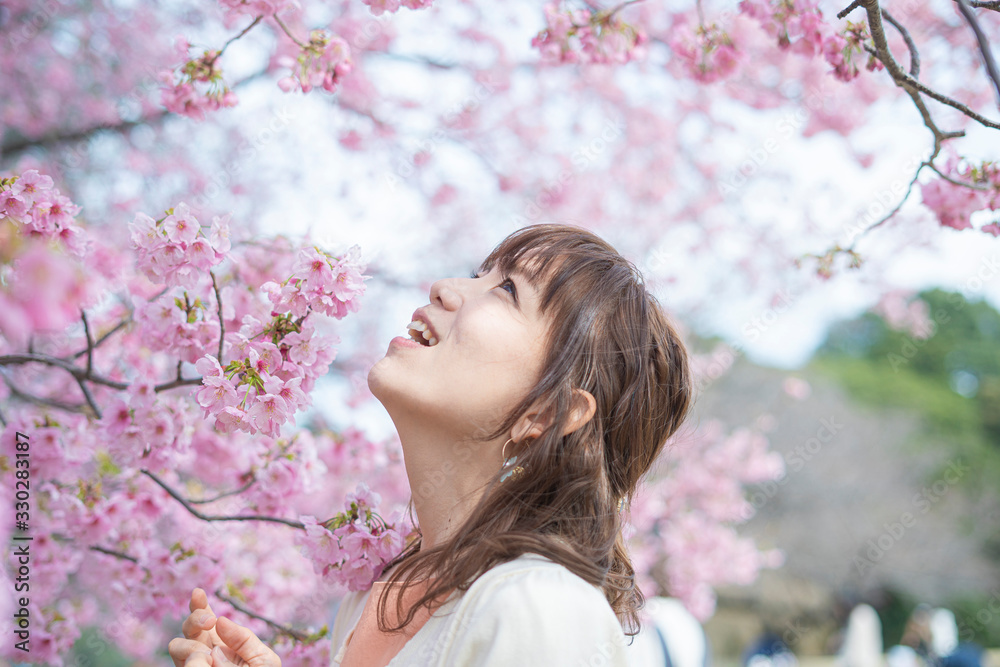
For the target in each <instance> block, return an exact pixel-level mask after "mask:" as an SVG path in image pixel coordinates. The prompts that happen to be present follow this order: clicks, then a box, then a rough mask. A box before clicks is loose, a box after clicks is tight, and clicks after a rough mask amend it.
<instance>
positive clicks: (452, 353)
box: [368, 267, 548, 438]
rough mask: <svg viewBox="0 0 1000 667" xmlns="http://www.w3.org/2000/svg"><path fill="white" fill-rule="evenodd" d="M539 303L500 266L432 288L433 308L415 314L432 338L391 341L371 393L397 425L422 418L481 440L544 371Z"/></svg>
mask: <svg viewBox="0 0 1000 667" xmlns="http://www.w3.org/2000/svg"><path fill="white" fill-rule="evenodd" d="M538 301H539V294H538V292H537V290H536V289H535V288H534V287H532V286H531V285H530V284H529V283H528V281H527V280H526V279H525V278H524V277H523V276H522V275H520V274H518V273H514V274H513V275H511V276H509V277H507V278H505V277H503V276H502V275H501V274H500V273H499V271H498V269H497V268H495V267H494V268H493V269H492V270H490V272H488V273H479V274H478V277H476V278H471V277H470V278H447V279H444V280H439V281H437V282H435V283H434V284H433V286H432V287H431V291H430V304H428V305H427V306H424V307H422V308H418V309H417V310H416V311H415V312H414V314H413V319H414V320H415V321H418V322H420V324H416V325H415V329H421V328H426V329H427V333H426V335H423V336H421V337H422V338H424V339H428V338H429V339H430V340H429V341H426V343H427V344H421V343H417V342H415V341H413V340H412V338H411V337H410V336H411V335H412V336H420V332H419V331H411V332H410V334H409V335H404V336H401V337H396V338H394V339H393V340H392V341H391V342H390V343H389V349H388V350H387V351H386V354H385V356H384V357H383V358H382V359H381V360H379V361H378V363H376V364H375V365H374V366H373V367H372V369H371V371H370V372H369V374H368V386H369V388H370V389H371V391H372V393H373V394H374V395H375V397H376V398H378V399H379V401H381V402H382V404H383V405H384V406H385V408H386V410H388V411H389V414H390V415H391V416H392V418H393V420H394V421H396V422H397V426H400V420H414V419H415V420H423V421H424V422H425V423H426V424H427V425H428V426H433V427H434V428H437V429H442V430H445V431H447V432H449V433H450V434H451V435H453V436H456V437H459V438H462V437H468V436H473V437H481V436H482V435H484V434H485V433H488V432H490V431H492V430H494V429H495V428H496V426H497V425H498V424H499V423H500V421H501V420H502V419H503V417H504V416H506V415H507V414H508V413H509V412H510V410H511V409H512V408H513V407H514V406H515V405H517V403H518V402H520V400H521V399H523V398H524V396H525V395H527V393H528V391H530V389H531V388H532V387H533V386H534V384H535V382H536V380H537V378H538V377H539V375H540V373H541V370H542V362H543V356H544V353H545V350H546V336H547V328H548V322H547V319H546V318H543V317H542V316H541V314H540V313H539V311H538V306H539V303H538ZM406 324H407V323H406V322H402V323H401V324H400V326H401V328H404V327H405V326H406ZM425 325H426V327H425Z"/></svg>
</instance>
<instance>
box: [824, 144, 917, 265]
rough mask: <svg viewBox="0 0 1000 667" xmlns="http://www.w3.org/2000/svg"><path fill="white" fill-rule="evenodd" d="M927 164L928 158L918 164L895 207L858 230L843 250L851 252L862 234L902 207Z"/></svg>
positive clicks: (882, 222)
mask: <svg viewBox="0 0 1000 667" xmlns="http://www.w3.org/2000/svg"><path fill="white" fill-rule="evenodd" d="M929 164H930V161H929V160H928V161H926V162H921V163H920V166H919V167H917V170H916V171H915V172H914V173H913V178H911V179H910V184H909V185H907V186H906V192H905V193H903V197H902V198H901V199H900V200H899V203H898V204H896V207H895V208H893V209H892V210H891V211H889V212H888V213H887V214H885V215H884V216H882V219H881V220H879V221H878V222H875V223H872V224H871V225H869V226H868V227H866V228H865V229H863V230H861V231H860V232H858V234H857V235H856V236H855V237H854V240H852V241H851V245H849V246H847V247H846V248H844V249H843V251H844V252H853V251H854V246H855V245H857V243H858V239H860V238H861V237H862V236H864V235H865V234H867V233H868V232H870V231H871V230H873V229H875V228H876V227H878V226H880V225H882V224H884V223H886V222H888V221H889V220H890V219H891V218H892V217H893V216H894V215H896V213H898V212H899V209H901V208H902V207H903V204H904V203H906V200H907V199H909V198H910V192H912V191H913V185H914V184H915V183H916V182H917V177H918V176H920V172H921V170H923V168H924V167H926V166H928V165H929Z"/></svg>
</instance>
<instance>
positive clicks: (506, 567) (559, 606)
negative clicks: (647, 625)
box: [452, 554, 627, 666]
mask: <svg viewBox="0 0 1000 667" xmlns="http://www.w3.org/2000/svg"><path fill="white" fill-rule="evenodd" d="M456 622H457V624H458V625H459V627H458V628H456V629H457V633H458V634H456V635H455V637H456V641H455V643H454V645H453V660H452V664H484V665H485V664H497V665H500V664H519V665H573V666H575V665H577V664H584V665H586V664H591V662H590V661H591V660H592V659H595V658H597V656H601V658H600V659H598V662H600V663H601V664H606V665H618V664H625V655H626V654H625V648H624V647H625V644H627V639H626V637H625V635H624V633H623V632H622V629H621V625H620V624H619V622H618V618H617V617H616V616H615V613H614V611H612V609H611V606H610V605H609V604H608V602H607V600H606V599H605V597H604V594H603V592H602V591H601V590H600V589H599V588H598V587H596V586H594V585H592V584H590V583H588V582H587V581H585V580H584V579H582V578H581V577H579V576H577V575H576V574H574V573H573V572H571V571H570V570H569V569H567V568H566V567H565V566H563V565H560V564H558V563H555V562H553V561H551V560H549V559H548V558H545V557H544V556H540V555H537V554H525V555H523V556H521V557H519V558H517V559H514V560H512V561H509V562H507V563H503V564H501V565H498V566H496V567H494V568H492V569H490V570H489V571H488V572H486V573H485V574H483V575H482V576H481V577H479V579H477V580H476V581H475V582H474V583H473V584H472V586H470V587H469V590H468V591H467V592H466V594H465V595H464V596H463V599H462V604H461V605H460V610H459V618H458V619H456Z"/></svg>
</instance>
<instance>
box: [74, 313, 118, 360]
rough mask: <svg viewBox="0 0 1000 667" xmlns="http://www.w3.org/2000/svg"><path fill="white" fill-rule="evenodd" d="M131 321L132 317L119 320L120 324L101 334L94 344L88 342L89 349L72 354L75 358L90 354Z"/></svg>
mask: <svg viewBox="0 0 1000 667" xmlns="http://www.w3.org/2000/svg"><path fill="white" fill-rule="evenodd" d="M131 321H132V319H131V318H127V319H124V320H122V321H121V322H119V323H118V324H116V325H115V326H114V328H113V329H111V330H110V331H108V332H107V333H105V334H104V335H103V336H101V337H100V338H98V339H97V340H96V341H94V344H93V346H91V345H90V344H89V343H88V345H87V349H85V350H80V351H79V352H75V353H73V354H72V355H71V356H72V358H73V359H79V358H80V357H82V356H83V355H85V354H88V355H89V354H90V353H91V352H93V350H94V349H95V348H98V347H100V346H101V343H103V342H104V341H106V340H107V339H108V338H110V337H111V336H112V335H114V334H115V333H117V332H118V331H119V330H120V329H123V328H125V326H126V325H127V324H128V323H129V322H131Z"/></svg>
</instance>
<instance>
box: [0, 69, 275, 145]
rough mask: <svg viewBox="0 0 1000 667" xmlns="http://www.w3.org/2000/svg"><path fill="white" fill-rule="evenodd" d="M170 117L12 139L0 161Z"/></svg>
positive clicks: (246, 80)
mask: <svg viewBox="0 0 1000 667" xmlns="http://www.w3.org/2000/svg"><path fill="white" fill-rule="evenodd" d="M265 74H267V69H263V70H260V71H258V72H256V73H254V74H251V75H250V76H248V77H246V78H244V79H240V80H239V81H237V82H236V83H234V84H233V85H232V86H230V88H232V89H233V90H236V89H237V88H240V87H241V86H244V85H246V84H248V83H250V82H252V81H254V80H255V79H259V78H260V77H262V76H264V75H265ZM170 115H172V114H171V113H170V112H169V111H167V110H166V109H161V110H159V111H156V112H154V113H151V114H149V115H148V116H143V117H142V118H139V119H138V120H123V121H121V122H118V123H102V124H100V125H94V126H91V127H85V128H82V129H79V130H72V131H67V132H59V131H58V130H54V131H52V132H49V133H47V134H44V135H42V136H39V137H21V138H18V139H14V140H12V141H9V142H7V143H3V144H0V159H4V160H6V159H8V158H11V157H15V158H16V157H17V156H18V155H20V154H21V153H23V152H25V151H28V150H30V149H32V148H43V149H46V150H51V149H53V148H58V147H59V146H62V145H64V144H68V143H71V142H74V141H80V140H82V139H88V138H90V137H91V136H93V135H95V134H97V133H99V132H104V131H110V132H118V133H119V134H124V133H125V132H126V131H128V130H130V129H132V128H133V127H136V126H138V125H155V124H157V123H160V122H162V121H163V119H164V118H166V117H167V116H170Z"/></svg>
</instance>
